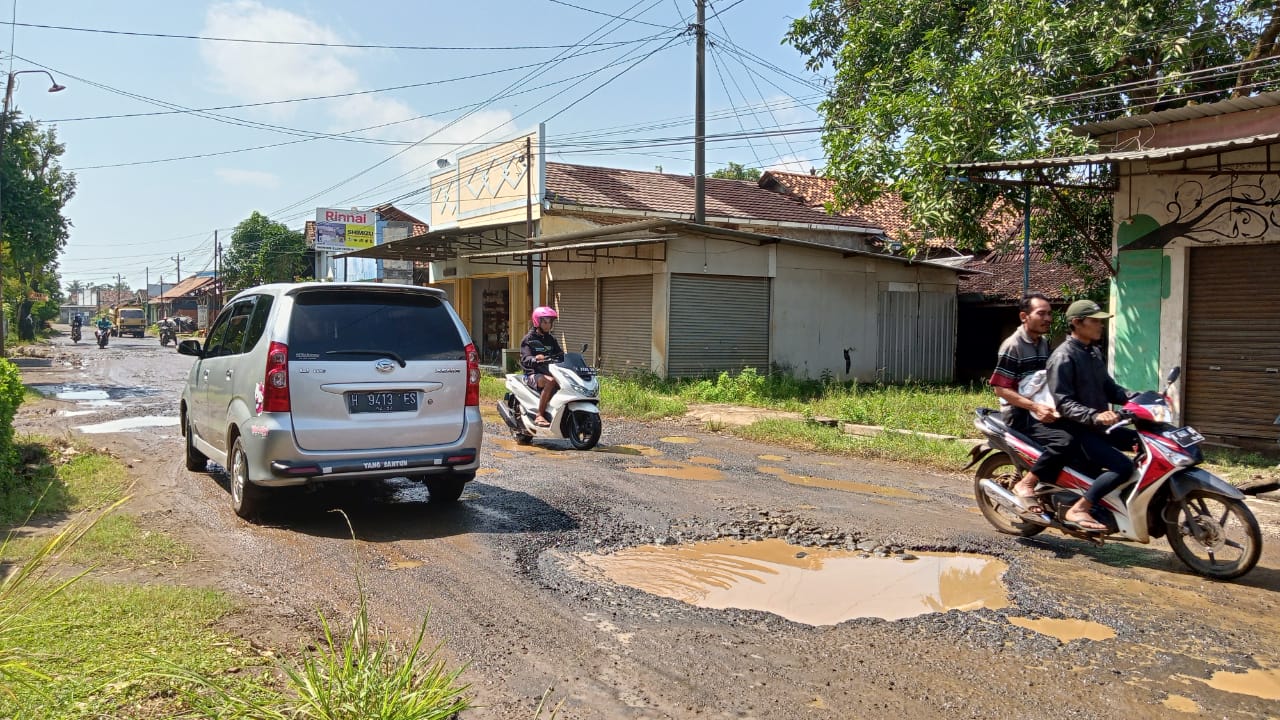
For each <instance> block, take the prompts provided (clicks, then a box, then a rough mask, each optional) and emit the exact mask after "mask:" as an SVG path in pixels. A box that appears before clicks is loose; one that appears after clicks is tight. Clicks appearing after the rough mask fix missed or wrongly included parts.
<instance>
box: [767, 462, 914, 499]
mask: <svg viewBox="0 0 1280 720" xmlns="http://www.w3.org/2000/svg"><path fill="white" fill-rule="evenodd" d="M756 470H757V471H759V472H762V473H764V474H766V475H773V476H775V477H778V478H781V479H782V480H785V481H787V482H789V483H791V484H792V485H804V486H805V487H818V488H826V489H828V490H843V491H844V492H853V493H863V494H868V495H882V496H885V497H895V498H906V499H909V500H924V499H925V497H924V496H923V495H919V494H916V493H913V492H911V491H910V490H902V489H899V488H893V487H887V486H885V485H871V484H869V483H860V482H855V481H853V480H833V479H831V478H821V477H813V476H811V475H796V474H795V473H791V472H788V471H786V470H784V469H782V468H780V467H771V466H769V465H761V466H760V467H757V468H756Z"/></svg>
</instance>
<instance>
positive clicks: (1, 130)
mask: <svg viewBox="0 0 1280 720" xmlns="http://www.w3.org/2000/svg"><path fill="white" fill-rule="evenodd" d="M23 73H44V74H45V75H48V76H49V82H50V83H53V84H52V85H50V86H49V92H51V93H55V92H61V91H63V90H66V89H67V88H66V86H65V85H59V84H58V81H57V80H55V79H53V75H52V74H50V72H49V71H48V70H14V71H13V72H10V73H9V77H8V79H7V81H6V82H5V86H4V112H3V113H0V163H2V162H3V160H4V141H5V138H7V137H8V136H9V127H8V125H9V105H10V103H12V102H13V88H14V78H16V77H18V76H19V75H21V74H23ZM0 197H3V196H0ZM3 242H4V214H3V211H2V210H0V244H3ZM0 257H3V253H0ZM8 321H9V316H8V314H7V313H5V312H4V268H3V266H2V265H0V358H3V357H5V350H4V341H5V333H6V332H7V331H8Z"/></svg>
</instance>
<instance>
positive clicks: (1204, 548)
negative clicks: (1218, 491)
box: [1165, 490, 1262, 580]
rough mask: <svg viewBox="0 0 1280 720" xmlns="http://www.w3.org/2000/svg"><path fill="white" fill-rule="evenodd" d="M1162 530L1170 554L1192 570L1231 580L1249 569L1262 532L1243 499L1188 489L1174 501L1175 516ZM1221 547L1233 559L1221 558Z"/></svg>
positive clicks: (1258, 551)
mask: <svg viewBox="0 0 1280 720" xmlns="http://www.w3.org/2000/svg"><path fill="white" fill-rule="evenodd" d="M1171 509H1172V508H1166V516H1165V530H1166V533H1167V534H1166V537H1167V538H1168V540H1169V547H1171V548H1173V554H1174V555H1177V556H1178V559H1179V560H1181V561H1182V562H1184V563H1186V565H1187V567H1189V568H1191V569H1192V570H1194V571H1195V572H1196V573H1198V574H1200V575H1203V576H1205V577H1209V578H1213V579H1215V580H1232V579H1234V578H1238V577H1240V576H1241V575H1244V574H1245V573H1247V572H1249V571H1250V570H1252V569H1253V566H1254V565H1257V564H1258V557H1259V556H1260V555H1261V554H1262V531H1261V530H1260V529H1259V528H1258V520H1257V519H1256V518H1255V517H1254V516H1253V512H1252V511H1250V510H1249V506H1247V505H1245V504H1244V502H1243V501H1241V500H1236V499H1233V498H1224V497H1222V496H1221V495H1215V494H1213V493H1208V492H1205V491H1204V490H1192V491H1191V492H1190V493H1187V496H1186V497H1185V498H1183V499H1182V502H1180V503H1178V505H1177V511H1178V514H1177V516H1176V518H1175V519H1174V520H1172V521H1170V520H1169V519H1168V514H1167V513H1168V512H1169V510H1171ZM1223 550H1229V551H1230V552H1228V553H1227V554H1228V555H1230V556H1231V557H1234V558H1235V560H1232V561H1223V560H1221V559H1220V558H1219V557H1218V555H1219V553H1220V552H1222V551H1223Z"/></svg>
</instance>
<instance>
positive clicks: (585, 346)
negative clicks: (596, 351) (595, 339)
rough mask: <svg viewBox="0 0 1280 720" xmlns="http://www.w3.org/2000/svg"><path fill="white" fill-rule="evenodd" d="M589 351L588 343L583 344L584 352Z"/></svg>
mask: <svg viewBox="0 0 1280 720" xmlns="http://www.w3.org/2000/svg"><path fill="white" fill-rule="evenodd" d="M586 351H587V343H582V352H586Z"/></svg>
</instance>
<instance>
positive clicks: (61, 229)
mask: <svg viewBox="0 0 1280 720" xmlns="http://www.w3.org/2000/svg"><path fill="white" fill-rule="evenodd" d="M0 123H2V124H3V132H4V146H3V152H2V153H0V211H2V212H3V216H2V219H0V263H2V264H3V269H4V276H3V277H4V283H3V287H2V288H0V291H2V292H3V298H4V301H5V307H6V308H7V309H6V312H9V313H11V314H10V316H9V320H10V327H16V326H17V322H16V321H17V318H18V317H19V316H23V315H26V314H27V313H28V312H31V313H32V315H33V316H35V318H36V319H37V320H46V319H49V318H50V317H52V316H53V315H56V314H57V301H58V300H60V299H61V297H62V291H61V288H60V285H61V283H60V281H59V280H58V276H57V266H58V254H59V253H61V252H62V248H63V246H65V245H66V242H67V238H68V237H69V235H70V232H71V222H70V221H69V220H68V219H67V218H66V216H65V215H63V213H62V211H63V208H64V207H65V206H66V204H67V202H68V201H69V200H71V197H72V196H73V195H75V188H76V181H75V176H74V175H73V174H72V173H69V172H67V171H65V170H63V169H62V166H61V164H60V162H59V159H60V158H61V157H62V154H63V152H64V150H65V148H64V146H63V145H62V144H61V143H59V142H58V137H57V134H56V133H55V132H54V130H53V129H52V128H50V129H47V130H42V129H41V128H40V126H39V125H38V124H36V123H34V122H32V121H30V120H19V119H18V116H17V114H16V113H11V114H10V115H9V116H8V117H5V118H0ZM51 313H52V314H51Z"/></svg>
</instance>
